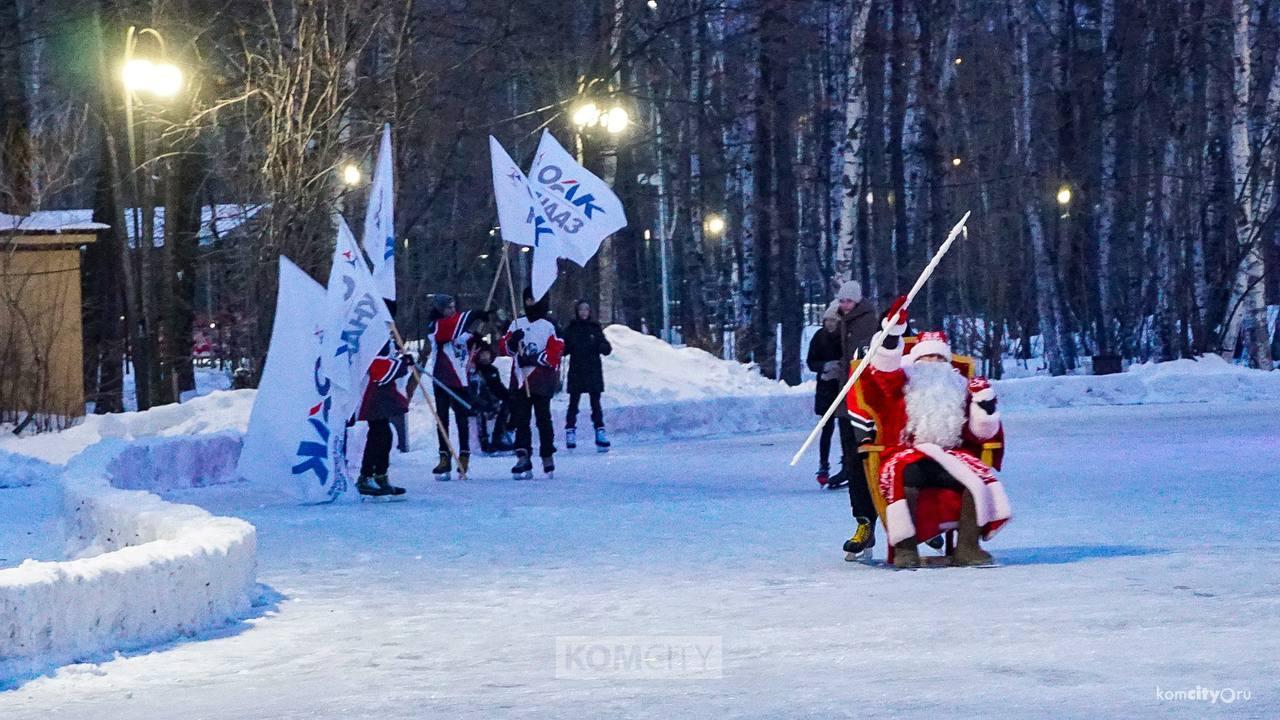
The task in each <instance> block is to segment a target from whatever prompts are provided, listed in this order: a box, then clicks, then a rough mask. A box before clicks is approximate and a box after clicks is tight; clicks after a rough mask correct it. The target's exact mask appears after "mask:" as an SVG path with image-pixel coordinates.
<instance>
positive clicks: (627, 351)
mask: <svg viewBox="0 0 1280 720" xmlns="http://www.w3.org/2000/svg"><path fill="white" fill-rule="evenodd" d="M604 334H605V336H606V337H607V338H608V339H609V344H610V345H612V346H613V354H611V355H608V356H606V357H605V358H603V368H604V384H605V395H604V397H605V401H606V402H608V403H611V404H613V405H645V404H651V403H670V402H674V401H686V400H713V399H723V398H726V397H746V396H751V397H757V396H779V395H795V394H798V393H803V392H804V391H803V390H797V389H796V388H791V387H788V386H787V385H785V384H783V383H780V382H776V381H773V380H770V379H769V378H766V377H764V376H763V375H761V374H760V373H759V372H757V371H756V369H755V368H754V367H752V366H751V365H743V364H742V363H738V362H734V361H732V360H721V359H720V358H718V357H716V356H715V355H712V354H711V353H709V352H706V351H704V350H698V349H697V348H690V347H685V348H677V347H673V346H671V345H669V344H667V343H666V342H663V341H662V340H661V339H659V338H656V337H653V336H652V335H645V334H643V333H639V332H636V331H635V330H632V329H630V328H628V327H626V326H625V325H610V326H609V327H607V328H605V331H604ZM569 362H572V358H570V359H569ZM810 392H812V391H811V390H810Z"/></svg>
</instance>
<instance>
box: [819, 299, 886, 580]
mask: <svg viewBox="0 0 1280 720" xmlns="http://www.w3.org/2000/svg"><path fill="white" fill-rule="evenodd" d="M835 306H836V317H837V318H839V323H838V326H837V332H838V334H839V336H840V379H839V381H840V386H841V387H843V386H844V384H845V383H846V382H847V381H848V380H849V373H851V372H853V368H854V365H855V363H856V361H858V360H859V359H861V358H862V356H863V355H865V354H866V352H867V348H868V347H870V345H871V339H872V338H873V337H875V334H876V333H877V332H879V331H880V313H879V312H878V311H877V310H876V308H875V305H874V304H873V303H872V302H871V301H869V300H867V299H865V298H863V297H862V285H861V284H860V283H858V282H857V281H856V280H850V281H848V282H846V283H844V284H843V285H841V286H840V290H839V291H838V292H837V293H836V299H835ZM837 392H838V390H837ZM837 415H838V416H839V417H841V418H843V419H844V420H845V422H843V423H838V426H839V428H840V446H841V463H840V464H841V467H842V472H841V475H843V476H844V477H843V478H841V482H837V483H830V484H828V487H832V486H835V487H839V485H840V484H843V483H844V482H847V483H848V484H849V508H850V510H852V512H853V518H854V520H855V521H857V523H858V527H857V530H855V531H854V534H853V537H851V538H849V541H848V542H846V543H845V552H852V553H853V554H855V555H856V554H859V553H861V552H863V551H864V550H866V549H868V548H871V547H874V546H875V544H876V537H875V530H876V525H875V521H876V506H875V504H874V503H873V502H872V500H871V489H870V488H869V487H867V478H866V475H865V473H864V472H863V469H862V457H861V456H860V455H859V454H858V446H859V445H861V444H862V441H863V440H864V439H869V438H871V437H872V434H873V433H874V432H875V427H874V426H873V425H871V424H870V423H869V422H866V421H865V420H864V419H862V418H852V417H851V416H850V415H849V410H848V408H847V407H846V405H845V403H840V409H839V410H838V411H837Z"/></svg>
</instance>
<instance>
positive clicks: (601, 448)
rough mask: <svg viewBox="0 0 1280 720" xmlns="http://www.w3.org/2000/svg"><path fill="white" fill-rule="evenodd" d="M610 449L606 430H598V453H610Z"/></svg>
mask: <svg viewBox="0 0 1280 720" xmlns="http://www.w3.org/2000/svg"><path fill="white" fill-rule="evenodd" d="M609 447H610V442H609V436H608V435H606V434H605V432H604V428H602V427H600V428H596V452H602V453H606V452H609Z"/></svg>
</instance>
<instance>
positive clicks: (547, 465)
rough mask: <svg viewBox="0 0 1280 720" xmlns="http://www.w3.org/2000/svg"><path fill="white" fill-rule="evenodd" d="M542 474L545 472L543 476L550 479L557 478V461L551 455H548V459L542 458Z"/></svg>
mask: <svg viewBox="0 0 1280 720" xmlns="http://www.w3.org/2000/svg"><path fill="white" fill-rule="evenodd" d="M542 472H543V474H545V475H546V476H547V477H548V478H553V477H555V474H556V460H555V458H553V457H551V456H550V455H548V456H547V457H544V458H542Z"/></svg>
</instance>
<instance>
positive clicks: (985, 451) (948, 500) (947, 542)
mask: <svg viewBox="0 0 1280 720" xmlns="http://www.w3.org/2000/svg"><path fill="white" fill-rule="evenodd" d="M915 343H916V338H915V337H914V336H912V337H906V338H903V354H904V355H906V354H909V353H910V352H911V347H912V346H913V345H915ZM951 364H952V365H953V366H954V367H955V368H956V369H957V370H959V371H960V374H961V375H964V376H965V377H966V378H969V379H972V378H973V376H974V375H976V374H977V367H978V365H977V361H976V360H975V359H974V358H972V357H969V356H967V355H952V358H951ZM864 377H865V376H864ZM864 382H866V381H865V380H863V379H859V380H858V382H857V383H855V384H854V386H853V390H852V391H851V392H852V394H853V402H854V407H856V408H857V409H858V410H857V411H858V413H859V414H861V415H862V416H863V417H864V418H866V419H867V420H868V421H870V422H869V423H868V424H874V425H875V426H876V427H879V424H880V423H879V418H877V417H876V413H875V411H874V410H872V409H871V406H870V405H868V404H867V402H866V400H865V399H864V397H863V388H862V383H864ZM996 437H997V438H999V437H1001V436H1000V435H997V436H996ZM877 439H879V438H874V437H873V438H871V439H869V440H868V441H866V442H864V443H862V444H861V445H859V446H858V452H859V453H861V454H862V466H863V471H864V473H865V475H866V478H867V486H868V488H869V489H870V490H871V500H872V501H873V502H874V503H875V506H876V514H877V515H879V516H880V524H881V526H884V527H887V525H885V508H886V507H887V505H888V504H887V503H886V501H885V499H884V493H883V492H881V490H880V466H881V456H882V454H883V453H884V451H885V448H886V446H885V445H882V444H879V443H877V442H875V440H877ZM979 459H981V460H982V462H983V463H985V464H986V465H988V466H990V467H992V468H995V469H996V470H999V469H1000V466H1001V464H1002V463H1003V461H1004V443H1003V442H985V443H982V446H981V454H980V456H979ZM960 501H961V493H960V492H959V491H957V490H949V489H946V488H922V489H921V490H920V498H919V501H918V503H917V510H916V513H917V517H916V518H915V519H914V520H915V524H916V527H917V528H918V529H920V530H921V531H922V532H923V533H927V534H924V535H917V537H916V539H917V540H919V541H920V542H922V543H923V542H924V541H926V540H929V539H930V538H933V537H935V536H936V535H937V534H939V533H940V534H941V535H942V536H943V555H942V556H941V557H936V556H935V557H933V558H928V557H924V556H922V557H921V561H922V563H923V564H926V565H948V564H950V557H951V554H952V552H953V551H954V550H955V544H956V543H955V534H956V528H957V527H959V525H960ZM929 528H937V530H938V531H939V533H932V532H931V531H930V530H929ZM888 562H889V563H890V564H893V546H892V545H890V546H889V554H888Z"/></svg>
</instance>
